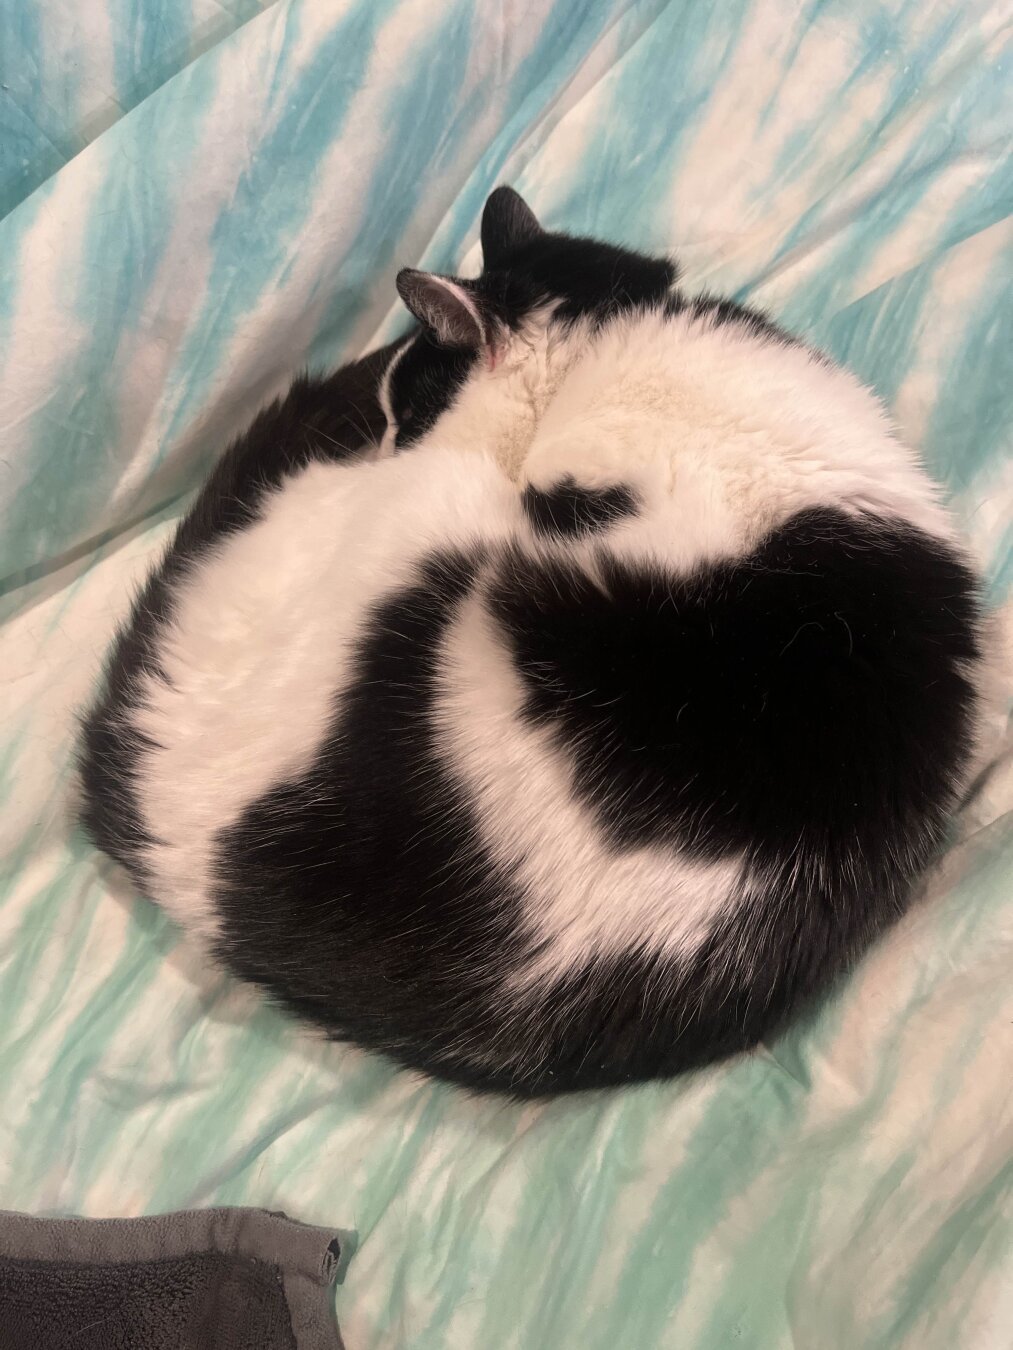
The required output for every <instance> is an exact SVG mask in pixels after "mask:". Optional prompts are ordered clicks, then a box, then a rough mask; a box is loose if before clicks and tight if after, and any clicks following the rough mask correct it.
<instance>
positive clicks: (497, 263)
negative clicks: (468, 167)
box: [482, 187, 545, 271]
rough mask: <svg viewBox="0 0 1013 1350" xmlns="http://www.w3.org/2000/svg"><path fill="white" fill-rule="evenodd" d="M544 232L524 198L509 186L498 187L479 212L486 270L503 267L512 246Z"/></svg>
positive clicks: (528, 240) (511, 250)
mask: <svg viewBox="0 0 1013 1350" xmlns="http://www.w3.org/2000/svg"><path fill="white" fill-rule="evenodd" d="M544 233H545V231H544V230H543V229H542V227H541V225H539V223H538V220H537V218H536V216H535V213H534V211H532V209H531V207H530V206H529V205H528V204H527V202H526V201H525V200H524V198H523V197H522V196H521V195H520V194H519V193H517V192H514V190H513V188H512V187H498V188H497V189H496V191H495V192H494V193H492V195H491V196H490V198H489V200H488V201H487V202H486V204H485V210H484V211H483V212H482V258H483V261H484V263H485V267H486V270H487V271H488V270H489V269H490V268H497V267H502V266H503V264H504V263H505V262H506V261H507V259H508V258H509V256H510V254H511V253H512V252H513V251H514V249H516V248H519V247H520V245H521V244H527V243H530V241H531V240H532V239H537V238H538V236H539V235H540V234H544Z"/></svg>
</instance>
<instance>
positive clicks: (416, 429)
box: [389, 329, 478, 450]
mask: <svg viewBox="0 0 1013 1350" xmlns="http://www.w3.org/2000/svg"><path fill="white" fill-rule="evenodd" d="M477 359H478V357H477V353H476V352H472V351H468V350H466V349H465V348H462V347H441V346H440V345H439V343H438V342H437V341H436V340H435V338H434V337H433V335H432V334H431V333H430V332H429V331H428V330H427V329H422V330H421V331H420V332H419V333H418V335H417V336H416V337H415V339H414V340H413V341H409V342H408V343H407V344H406V346H405V348H404V351H403V352H402V354H401V356H400V357H399V358H398V360H397V363H396V364H395V366H394V368H393V370H392V372H391V378H390V391H389V392H390V402H391V410H392V411H393V413H394V417H395V420H396V421H397V424H398V432H397V436H396V437H395V444H396V445H397V447H398V449H400V450H404V449H407V448H408V447H409V446H411V445H414V444H415V442H416V441H418V440H421V439H422V437H423V436H425V435H426V433H427V432H429V431H431V430H432V428H433V427H434V426H435V424H436V421H437V419H438V418H439V416H440V415H441V413H443V412H445V411H446V410H447V408H448V407H449V406H450V404H451V403H452V402H453V400H454V396H455V395H456V393H457V391H458V390H459V389H460V387H461V385H462V384H464V381H465V380H466V379H467V377H468V372H469V371H470V370H471V367H472V366H473V364H474V363H475V361H476V360H477Z"/></svg>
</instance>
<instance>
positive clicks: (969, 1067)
mask: <svg viewBox="0 0 1013 1350" xmlns="http://www.w3.org/2000/svg"><path fill="white" fill-rule="evenodd" d="M1011 34H1013V10H1011V9H1010V8H1009V6H1008V5H1007V4H1005V3H1001V2H999V3H983V2H981V0H964V2H963V3H961V4H960V5H954V4H952V3H950V2H949V0H919V3H917V4H914V3H899V2H897V0H888V3H873V0H857V3H856V0H848V2H847V3H845V0H822V2H820V0H808V2H807V3H788V2H787V0H728V3H725V4H722V5H713V6H712V5H702V4H692V3H690V0H681V2H676V0H672V2H671V3H663V2H662V0H650V2H647V0H641V3H627V4H619V3H612V2H611V0H610V2H609V3H601V4H591V3H587V4H583V3H578V4H573V3H569V2H568V0H555V3H553V2H552V0H495V2H494V3H486V4H481V5H470V4H465V3H442V4H434V3H432V0H340V2H339V0H302V2H300V0H293V2H291V3H288V2H279V3H275V4H267V5H258V4H252V3H242V2H241V0H240V2H239V3H236V2H235V0H228V2H226V0H221V3H216V0H191V2H190V3H186V0H98V2H97V3H96V4H94V5H80V4H78V3H72V2H71V0H39V3H37V4H35V5H33V6H28V5H9V6H8V7H7V11H6V14H5V15H3V14H0V215H2V217H3V218H2V220H0V428H2V439H0V510H2V512H3V517H2V523H0V577H3V578H4V581H3V589H2V595H0V620H2V624H3V628H2V636H0V642H2V648H0V651H2V668H0V766H2V782H0V802H2V811H0V1207H3V1208H7V1209H21V1210H26V1211H30V1212H34V1213H78V1214H85V1215H92V1216H97V1217H98V1216H117V1215H134V1214H141V1213H155V1212H159V1211H163V1210H168V1209H177V1208H187V1207H194V1206H204V1205H212V1204H215V1205H231V1204H244V1205H255V1206H263V1207H266V1208H269V1209H281V1210H284V1211H286V1212H287V1213H288V1214H290V1215H291V1216H293V1217H295V1218H298V1219H301V1220H303V1221H305V1222H309V1223H319V1224H325V1225H336V1226H340V1227H343V1228H345V1229H347V1230H354V1232H355V1233H356V1235H357V1237H356V1244H357V1250H356V1252H355V1254H354V1256H353V1258H352V1260H351V1263H350V1265H349V1267H348V1272H347V1276H346V1278H345V1281H344V1283H343V1285H342V1287H341V1288H340V1289H339V1290H338V1294H337V1308H338V1314H339V1319H340V1322H341V1327H342V1331H343V1334H344V1336H345V1339H346V1342H347V1344H348V1346H349V1350H379V1348H380V1347H384V1348H388V1347H390V1348H394V1347H411V1350H442V1348H443V1347H454V1348H455V1350H457V1348H460V1350H473V1348H474V1347H482V1348H483V1350H485V1348H486V1347H489V1348H490V1350H491V1348H492V1347H496V1350H501V1348H502V1350H508V1348H509V1347H518V1350H519V1347H525V1350H531V1348H532V1347H538V1348H539V1350H540V1348H541V1347H546V1350H569V1348H570V1347H573V1350H577V1347H580V1348H581V1350H613V1348H614V1347H617V1346H618V1347H623V1348H624V1350H625V1348H626V1347H629V1350H653V1348H654V1347H664V1348H665V1350H676V1348H677V1350H730V1347H734V1346H740V1345H741V1346H743V1347H748V1350H787V1348H788V1347H795V1348H796V1350H812V1347H819V1350H857V1348H858V1347H861V1350H935V1348H936V1347H938V1348H939V1350H955V1348H956V1347H961V1348H963V1347H970V1348H971V1350H1007V1347H1008V1346H1009V1344H1010V1338H1011V1330H1010V1329H1011V1328H1013V1071H1011V1066H1013V981H1011V976H1010V971H1011V966H1013V879H1011V872H1013V869H1011V857H1013V826H1011V816H1010V814H1009V810H1010V804H1011V800H1013V794H1011V785H1010V769H1009V758H1008V756H1007V758H1006V759H1005V760H1003V761H1002V762H1000V763H999V764H998V765H997V767H996V768H995V769H994V770H993V771H992V773H991V774H990V775H989V777H988V778H987V779H986V781H985V782H984V783H983V784H982V785H981V787H980V789H979V791H978V793H977V794H976V796H975V797H974V799H973V800H972V802H971V803H970V805H969V806H968V808H967V809H966V811H965V812H964V814H963V815H962V817H961V819H960V821H959V822H958V826H957V829H956V832H955V837H954V842H953V845H952V848H951V849H950V851H949V852H948V854H947V856H946V858H945V859H944V860H943V862H942V863H941V865H940V866H939V868H938V869H937V870H936V871H935V872H934V874H933V876H932V877H931V878H930V880H929V883H928V886H927V896H926V900H925V903H923V904H921V905H919V906H918V907H917V908H916V909H915V910H914V912H913V913H911V915H910V916H909V918H908V919H907V920H906V921H905V922H904V923H903V924H902V925H901V926H900V927H899V928H898V929H897V930H896V931H895V932H893V933H892V934H891V935H890V937H889V938H888V939H887V940H886V941H885V942H883V943H882V944H881V945H880V946H879V947H877V948H876V950H875V951H874V952H872V953H871V955H870V956H869V957H868V958H867V959H866V960H865V961H864V962H863V964H862V965H861V967H860V968H859V969H858V970H857V971H856V972H855V974H854V976H853V977H852V978H851V979H850V980H849V981H848V982H847V984H846V985H845V986H844V987H843V988H842V989H841V990H840V991H839V992H838V993H837V994H836V995H835V996H834V997H833V998H832V999H831V1000H830V1001H829V1003H828V1004H827V1005H825V1006H824V1007H823V1008H822V1009H821V1010H820V1012H819V1014H818V1015H815V1016H813V1017H811V1018H810V1019H809V1020H808V1021H807V1022H806V1023H805V1024H804V1025H800V1026H798V1027H796V1028H795V1029H793V1030H792V1031H791V1032H790V1033H788V1034H787V1035H785V1036H784V1037H782V1038H781V1039H780V1040H779V1041H778V1042H777V1043H776V1044H773V1045H771V1046H769V1047H767V1048H765V1049H763V1050H762V1051H761V1052H759V1053H758V1054H756V1055H755V1056H753V1057H751V1058H748V1059H742V1060H740V1061H737V1062H735V1063H733V1064H730V1065H728V1066H725V1067H722V1068H720V1069H718V1070H714V1071H711V1072H708V1073H702V1074H698V1075H695V1076H692V1077H689V1078H686V1079H684V1080H682V1081H679V1082H676V1083H672V1084H667V1085H660V1086H659V1085H652V1086H648V1087H642V1088H638V1089H636V1090H632V1091H628V1092H625V1093H621V1094H601V1095H594V1096H590V1097H587V1098H585V1099H582V1100H570V1101H562V1102H556V1103H552V1104H549V1105H542V1106H527V1107H519V1106H514V1105H509V1104H504V1103H502V1102H499V1101H493V1100H484V1101H475V1100H472V1099H469V1098H467V1097H466V1096H464V1095H462V1094H460V1093H458V1092H456V1091H454V1090H451V1089H449V1088H444V1087H438V1086H434V1085H432V1084H429V1083H425V1082H422V1081H420V1080H418V1079H415V1078H412V1077H410V1076H408V1075H406V1074H401V1073H398V1072H396V1071H395V1070H393V1069H392V1068H391V1067H389V1066H388V1065H386V1064H384V1063H382V1062H379V1061H377V1060H374V1059H372V1058H369V1057H367V1056H365V1055H362V1054H360V1053H358V1052H356V1051H353V1050H349V1049H343V1048H341V1047H337V1046H329V1045H323V1044H321V1043H319V1041H317V1040H315V1039H313V1038H312V1037H311V1036H310V1035H309V1034H308V1033H306V1032H304V1031H303V1030H302V1029H300V1028H299V1027H298V1026H296V1025H295V1024H294V1023H292V1022H290V1021H289V1020H287V1019H286V1018H285V1017H283V1016H282V1015H281V1014H279V1013H277V1012H276V1011H274V1010H272V1009H271V1008H269V1007H266V1006H264V1005H263V1004H260V1003H258V1001H257V999H256V998H255V997H254V996H253V995H252V994H251V993H249V992H248V991H246V990H244V989H241V988H239V987H238V986H236V985H235V984H234V983H232V982H231V981H229V980H227V979H225V978H223V977H221V976H219V975H217V974H216V973H215V972H214V971H212V970H211V969H210V968H209V967H207V966H206V965H205V964H204V963H203V962H202V959H201V957H200V955H199V954H198V953H196V952H195V951H193V950H191V949H190V947H189V946H187V945H186V944H184V943H183V942H182V941H181V940H180V937H179V934H178V933H177V931H176V930H175V929H174V928H173V927H172V926H171V925H170V924H169V923H168V922H167V921H166V920H165V919H164V918H163V917H162V916H161V915H160V914H159V913H158V911H156V910H155V909H154V908H153V907H151V906H150V905H149V904H148V903H147V902H146V901H144V900H142V899H140V898H139V897H137V896H135V895H133V894H131V893H130V891H129V889H128V888H127V886H126V883H125V882H124V880H123V878H122V876H121V875H119V874H118V873H117V872H116V870H115V869H114V868H113V867H112V865H111V864H109V863H107V861H106V860H104V859H103V858H101V857H100V856H98V855H97V854H96V853H95V852H94V851H93V850H92V849H90V848H89V847H88V845H87V844H86V842H85V841H84V840H83V839H82V838H81V836H80V835H79V834H78V833H77V832H76V831H75V830H74V828H73V797H72V794H73V776H72V766H73V755H74V717H75V714H76V712H77V711H79V710H80V709H81V708H82V707H83V706H84V705H85V704H86V703H87V701H88V698H89V696H90V693H91V691H92V690H93V689H94V687H95V682H96V679H97V676H98V672H99V669H100V665H101V660H102V656H103V653H104V651H105V648H106V646H107V644H108V641H109V639H110V636H111V634H112V631H113V629H114V626H115V624H116V623H117V621H118V620H120V619H121V618H122V617H123V616H124V613H125V610H126V607H127V606H128V604H129V600H130V596H131V595H132V594H133V592H134V591H135V589H136V587H137V584H138V582H139V580H140V579H141V577H142V576H143V574H144V572H145V570H146V569H147V568H148V567H149V566H150V564H151V562H152V560H153V558H154V557H155V556H156V555H157V552H158V550H159V548H160V547H161V546H162V544H163V542H164V540H165V538H166V536H167V532H168V531H169V530H171V527H172V523H173V521H174V520H175V519H176V518H178V516H179V514H180V513H181V512H182V511H183V510H184V509H185V506H186V503H187V501H188V500H189V496H188V494H189V493H191V492H192V490H193V488H194V487H195V485H196V484H197V482H198V481H199V479H200V476H201V474H202V473H203V471H204V470H205V469H206V468H207V466H208V465H209V464H210V463H211V461H212V460H213V459H214V457H215V455H216V454H217V453H218V452H219V451H220V450H221V448H222V447H223V445H224V443H225V441H226V440H227V439H228V438H229V437H230V436H231V435H232V434H234V433H235V432H236V431H237V430H238V429H239V428H240V427H241V426H242V425H243V424H244V423H245V422H246V421H248V420H249V417H250V416H251V415H252V413H253V411H255V409H256V407H257V406H258V405H259V404H261V403H262V402H264V401H265V400H266V399H267V398H269V397H271V396H273V395H274V394H275V393H276V392H277V391H279V390H281V389H282V388H284V386H285V384H286V383H287V381H288V379H289V378H290V376H291V374H292V372H293V371H294V370H295V369H296V368H297V367H298V366H300V365H303V364H310V365H312V366H315V367H319V368H323V367H326V366H329V365H334V364H336V363H337V362H339V361H341V360H343V359H345V358H346V357H349V356H352V355H355V354H358V353H359V352H361V351H363V350H365V349H366V348H367V347H369V346H371V345H374V344H375V343H376V342H378V341H380V340H381V339H386V338H387V337H389V336H391V335H393V334H394V333H395V332H396V331H397V328H398V325H399V324H400V323H401V322H402V320H401V317H400V314H399V311H398V307H397V306H396V305H395V304H394V300H395V298H396V297H395V293H394V287H393V276H394V272H395V270H396V268H397V267H398V266H399V265H402V264H416V263H419V262H421V263H422V264H424V265H427V266H431V267H434V268H437V269H448V268H452V267H454V266H456V265H457V264H458V263H460V262H462V260H463V262H464V265H465V268H464V270H467V268H468V267H469V266H471V267H474V266H475V264H476V262H477V257H478V254H477V246H476V243H475V240H476V233H477V221H478V216H479V213H480V210H481V206H482V203H483V201H484V199H485V197H486V195H487V194H488V192H489V190H490V189H491V188H492V187H493V186H495V185H496V184H497V183H500V182H510V183H512V184H513V185H514V186H515V187H517V188H518V189H519V190H520V191H521V192H522V193H524V195H525V196H526V197H527V198H528V200H529V201H530V202H531V203H532V205H533V206H534V207H535V209H536V210H537V211H538V213H539V215H540V217H541V218H542V219H543V221H544V222H545V223H546V224H547V225H548V226H550V227H557V228H566V229H569V230H571V231H574V232H582V231H586V232H593V233H598V234H601V235H604V236H606V237H610V238H614V239H617V240H621V241H624V242H627V243H629V244H631V245H633V246H635V247H641V248H644V249H672V250H674V251H675V252H676V253H677V255H678V257H679V258H680V260H681V263H682V265H683V268H684V274H685V282H686V285H687V287H689V288H690V289H705V288H706V289H713V290H719V291H721V292H723V293H728V294H732V295H734V296H736V297H737V298H747V299H749V300H750V301H752V302H754V303H758V304H761V305H764V306H766V307H768V308H769V309H770V310H771V311H772V312H773V313H774V314H775V315H776V316H777V317H778V318H779V319H780V320H781V321H782V322H783V323H785V324H786V325H788V326H791V327H794V328H796V329H797V330H798V331H800V332H801V333H803V334H804V335H805V336H806V337H807V338H808V339H810V340H811V341H813V342H814V343H817V344H820V345H822V346H823V347H825V348H826V349H827V350H828V351H829V352H831V353H832V354H833V355H834V356H835V357H836V358H838V359H839V360H841V361H843V362H845V363H847V364H848V365H849V366H850V367H851V368H852V369H854V370H855V371H857V372H858V374H859V375H860V376H862V378H864V379H865V380H867V381H868V382H869V383H870V384H872V385H873V386H874V387H875V388H876V389H878V390H879V392H880V393H881V394H882V395H883V397H884V398H885V400H886V401H887V403H888V405H889V407H890V409H891V410H892V412H893V414H894V416H895V418H896V420H897V423H898V426H899V428H900V430H901V432H902V434H903V435H904V437H905V438H906V439H907V440H908V441H910V442H911V443H912V444H914V445H916V446H917V447H918V448H919V449H920V450H921V452H922V453H923V454H924V456H925V458H926V460H927V462H928V464H929V465H930V467H931V469H932V470H933V471H934V472H935V473H936V474H937V475H938V476H939V477H940V478H941V480H942V481H943V483H944V484H945V488H946V492H947V495H948V497H949V499H950V500H951V501H952V502H953V504H954V506H955V508H956V510H957V512H958V514H959V516H960V518H961V519H962V521H963V523H964V525H965V527H966V529H967V531H968V534H969V537H970V539H971V541H972V546H973V548H974V550H975V552H976V554H977V555H978V557H979V558H980V559H981V561H982V566H983V568H984V570H985V574H986V577H987V584H988V595H989V601H990V603H991V604H992V605H993V606H994V607H995V608H996V610H997V612H1000V611H1001V610H1002V607H1003V606H1004V605H1005V604H1006V602H1007V598H1008V594H1009V586H1010V581H1011V577H1013V565H1011V549H1010V544H1011V533H1010V509H1011V499H1013V469H1011V458H1010V442H1011V426H1013V415H1011V414H1013V380H1011V379H1010V350H1011V320H1010V314H1011V312H1013V226H1011V221H1010V208H1011V205H1013V158H1011V153H1010V141H1009V128H1010V119H1011V114H1013V94H1011V92H1010V91H1011V89H1013V83H1011V76H1013V62H1011V55H1013V38H1011ZM993 735H994V741H995V750H996V755H997V756H1000V757H1001V756H1002V753H1003V742H1002V728H1001V727H998V726H997V727H995V728H994V729H993Z"/></svg>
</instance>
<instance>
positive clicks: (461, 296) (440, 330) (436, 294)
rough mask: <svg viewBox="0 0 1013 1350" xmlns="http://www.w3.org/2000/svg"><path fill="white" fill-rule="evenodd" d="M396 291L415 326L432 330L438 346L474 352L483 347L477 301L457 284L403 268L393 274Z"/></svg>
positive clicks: (483, 326)
mask: <svg viewBox="0 0 1013 1350" xmlns="http://www.w3.org/2000/svg"><path fill="white" fill-rule="evenodd" d="M397 291H398V295H400V297H401V299H402V300H403V301H404V302H405V304H406V305H407V306H408V308H409V309H410V310H411V312H412V313H413V314H414V315H415V317H416V319H418V321H419V323H424V324H425V325H426V327H427V328H431V329H432V331H433V333H434V334H435V335H436V341H437V342H439V343H440V345H441V346H443V347H467V348H468V349H469V350H471V351H478V350H479V349H480V348H482V347H484V346H486V345H487V342H488V338H487V335H486V325H485V321H484V320H483V318H482V312H481V310H480V309H479V307H478V301H477V300H476V298H475V297H474V295H472V294H471V292H470V291H469V290H468V289H467V287H466V286H464V285H462V283H461V282H459V281H454V279H453V278H452V277H441V276H437V274H436V273H435V272H416V271H415V269H414V268H413V267H403V268H402V269H401V271H400V272H398V274H397Z"/></svg>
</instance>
